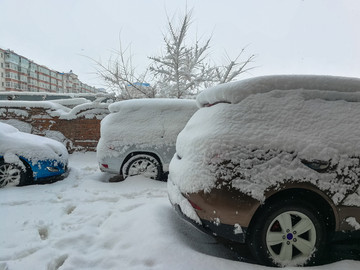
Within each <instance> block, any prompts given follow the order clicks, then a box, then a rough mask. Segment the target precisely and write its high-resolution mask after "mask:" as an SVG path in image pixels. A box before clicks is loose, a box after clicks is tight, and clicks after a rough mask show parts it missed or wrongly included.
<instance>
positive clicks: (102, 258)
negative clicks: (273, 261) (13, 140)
mask: <svg viewBox="0 0 360 270" xmlns="http://www.w3.org/2000/svg"><path fill="white" fill-rule="evenodd" d="M69 165H70V167H71V172H70V175H69V176H68V177H67V178H66V179H64V180H63V181H59V182H57V183H53V184H49V185H34V186H26V187H9V188H4V189H1V190H0V198H1V200H0V217H1V222H0V270H5V269H8V270H16V269H21V270H24V269H26V270H32V269H34V270H42V269H48V270H52V269H61V270H63V269H77V270H78V269H124V270H125V269H126V270H127V269H166V270H168V269H172V270H175V269H200V270H201V269H226V270H227V269H229V270H230V269H237V270H239V269H240V270H241V269H250V270H252V269H256V270H258V269H267V267H263V266H258V265H254V264H249V263H244V262H239V261H236V259H235V256H234V254H233V253H232V252H231V251H230V250H228V249H226V248H225V247H224V246H222V245H221V244H218V243H217V242H216V241H214V240H213V239H212V238H211V237H209V236H207V235H204V234H202V233H200V232H199V231H197V230H196V229H195V228H193V227H192V226H191V225H189V224H187V223H185V222H184V221H183V220H181V219H180V218H179V217H178V216H177V214H176V213H175V212H174V211H173V209H172V208H171V206H170V203H169V201H168V197H167V191H166V183H164V182H158V181H153V180H149V179H145V178H143V177H130V178H128V179H126V180H125V181H124V182H118V183H110V182H109V181H108V180H109V178H110V177H111V175H109V174H105V173H101V172H100V171H99V170H98V166H97V163H96V156H95V153H75V154H72V155H70V164H69ZM289 269H290V268H289ZM291 269H294V268H291ZM310 269H316V270H320V269H321V270H322V269H324V270H332V269H334V270H335V269H347V270H358V269H360V261H353V260H347V261H340V262H336V263H332V264H329V265H324V266H318V267H312V268H310Z"/></svg>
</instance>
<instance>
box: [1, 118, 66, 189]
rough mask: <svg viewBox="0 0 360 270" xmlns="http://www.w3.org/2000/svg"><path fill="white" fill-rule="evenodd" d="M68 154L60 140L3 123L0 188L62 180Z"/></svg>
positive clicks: (64, 174)
mask: <svg viewBox="0 0 360 270" xmlns="http://www.w3.org/2000/svg"><path fill="white" fill-rule="evenodd" d="M68 156H69V155H68V152H67V150H66V148H65V146H64V145H63V144H61V143H60V142H58V141H55V140H52V139H49V138H45V137H42V136H37V135H32V134H28V133H24V132H20V131H19V130H18V129H16V128H14V127H13V126H10V125H7V124H5V123H1V122H0V188H2V187H5V186H22V185H28V184H39V183H47V182H54V181H57V180H61V179H63V178H65V177H66V176H67V175H68V172H69V171H68V166H67V165H68Z"/></svg>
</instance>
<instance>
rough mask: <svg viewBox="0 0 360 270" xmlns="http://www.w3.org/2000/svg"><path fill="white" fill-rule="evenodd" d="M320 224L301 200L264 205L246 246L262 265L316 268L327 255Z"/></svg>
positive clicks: (318, 216)
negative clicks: (313, 266)
mask: <svg viewBox="0 0 360 270" xmlns="http://www.w3.org/2000/svg"><path fill="white" fill-rule="evenodd" d="M323 220H324V219H323V217H322V215H321V214H320V211H319V210H318V209H316V207H314V206H313V205H310V204H309V203H307V202H304V201H303V200H300V199H295V200H294V199H285V200H281V201H277V202H273V203H271V204H268V205H267V204H265V205H264V206H263V207H262V209H261V210H260V212H259V213H258V214H257V215H256V218H255V220H254V221H253V222H252V223H251V227H250V228H249V230H248V236H247V244H248V246H249V249H250V251H251V253H252V254H253V256H254V257H255V259H256V260H257V261H258V262H259V263H261V264H264V265H269V266H282V267H283V266H304V265H316V264H319V263H321V262H322V260H323V259H322V257H323V255H324V254H325V253H326V252H325V249H326V242H327V241H326V238H327V234H326V226H325V223H324V221H323Z"/></svg>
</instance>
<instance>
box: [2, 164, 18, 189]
mask: <svg viewBox="0 0 360 270" xmlns="http://www.w3.org/2000/svg"><path fill="white" fill-rule="evenodd" d="M20 178H21V169H20V168H18V167H16V166H14V165H11V164H4V165H1V166H0V186H1V187H5V186H17V185H19V184H20Z"/></svg>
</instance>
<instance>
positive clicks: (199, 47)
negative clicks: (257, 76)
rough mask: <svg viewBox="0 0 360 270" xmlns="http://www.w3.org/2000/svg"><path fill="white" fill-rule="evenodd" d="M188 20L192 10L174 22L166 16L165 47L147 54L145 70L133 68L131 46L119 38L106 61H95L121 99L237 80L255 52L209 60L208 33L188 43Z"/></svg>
mask: <svg viewBox="0 0 360 270" xmlns="http://www.w3.org/2000/svg"><path fill="white" fill-rule="evenodd" d="M191 23H192V11H186V12H185V14H184V15H183V16H182V17H181V18H180V19H179V20H178V21H177V22H175V23H174V22H173V21H172V20H171V19H170V18H169V17H167V28H166V32H165V33H164V34H163V39H164V45H165V46H164V51H163V53H162V54H161V55H160V56H152V57H149V59H150V60H151V61H152V63H151V64H150V65H149V67H147V68H145V71H144V72H142V73H137V72H136V69H135V67H134V65H133V63H132V54H131V49H130V47H127V48H125V49H123V48H122V45H121V41H120V46H119V50H117V51H114V55H113V56H112V57H111V58H110V59H109V61H108V63H107V65H103V64H102V63H101V61H95V63H96V66H97V74H98V75H99V76H100V77H101V78H102V79H103V80H104V82H105V83H106V84H107V86H108V88H109V89H111V90H113V91H114V92H115V93H116V94H117V96H118V97H119V98H120V99H130V98H141V97H146V98H153V97H172V98H189V97H191V96H194V95H196V94H197V93H198V92H199V91H201V90H203V89H205V88H207V87H210V86H213V85H216V84H221V83H226V82H230V81H232V80H236V79H237V78H238V77H239V76H240V75H241V74H243V73H244V72H247V71H249V70H250V69H252V68H251V67H248V66H249V64H251V63H252V62H253V60H254V58H255V56H254V55H251V56H249V57H248V58H246V59H245V60H244V61H240V58H242V57H243V54H244V52H245V49H242V50H241V52H240V53H239V55H238V56H237V57H236V58H235V59H231V58H230V57H229V56H227V59H226V62H227V63H226V64H225V65H223V66H221V65H220V66H219V65H216V64H210V59H209V49H210V42H211V37H210V38H208V39H206V40H205V41H204V42H201V41H200V40H199V39H196V40H195V41H194V42H191V45H188V41H187V37H188V36H189V28H190V26H191Z"/></svg>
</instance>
